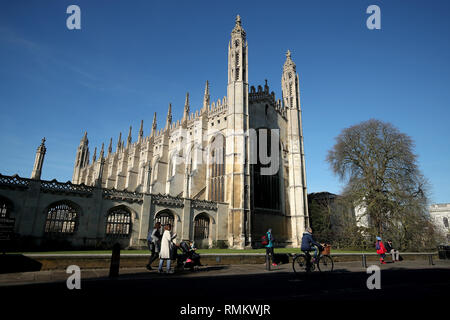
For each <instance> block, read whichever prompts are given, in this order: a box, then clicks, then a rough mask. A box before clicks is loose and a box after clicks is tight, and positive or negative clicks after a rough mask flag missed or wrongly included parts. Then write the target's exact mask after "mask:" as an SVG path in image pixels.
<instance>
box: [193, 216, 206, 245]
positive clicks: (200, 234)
mask: <svg viewBox="0 0 450 320" xmlns="http://www.w3.org/2000/svg"><path fill="white" fill-rule="evenodd" d="M208 238H209V217H208V216H207V215H206V214H204V213H201V214H199V215H198V216H196V217H195V220H194V240H203V239H208Z"/></svg>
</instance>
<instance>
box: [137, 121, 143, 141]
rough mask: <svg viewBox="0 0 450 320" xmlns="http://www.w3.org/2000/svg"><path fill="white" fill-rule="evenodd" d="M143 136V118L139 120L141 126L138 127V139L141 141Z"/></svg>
mask: <svg viewBox="0 0 450 320" xmlns="http://www.w3.org/2000/svg"><path fill="white" fill-rule="evenodd" d="M143 137H144V120H141V127H140V128H139V138H138V141H139V142H141V141H142V138H143Z"/></svg>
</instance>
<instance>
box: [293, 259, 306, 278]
mask: <svg viewBox="0 0 450 320" xmlns="http://www.w3.org/2000/svg"><path fill="white" fill-rule="evenodd" d="M292 269H294V273H295V274H300V273H304V272H306V256H305V255H304V254H297V255H296V256H295V257H294V259H293V260H292Z"/></svg>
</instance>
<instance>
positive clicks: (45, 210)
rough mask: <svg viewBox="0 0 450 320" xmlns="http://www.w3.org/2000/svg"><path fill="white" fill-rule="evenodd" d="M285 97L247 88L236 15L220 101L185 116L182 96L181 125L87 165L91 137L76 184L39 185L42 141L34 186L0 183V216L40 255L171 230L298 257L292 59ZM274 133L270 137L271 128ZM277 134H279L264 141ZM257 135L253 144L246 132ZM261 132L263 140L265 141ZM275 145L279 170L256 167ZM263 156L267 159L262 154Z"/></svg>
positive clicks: (297, 119)
mask: <svg viewBox="0 0 450 320" xmlns="http://www.w3.org/2000/svg"><path fill="white" fill-rule="evenodd" d="M281 88H282V99H281V100H280V99H278V100H276V99H275V93H274V92H269V87H268V85H267V81H266V83H265V85H264V86H261V85H259V86H258V87H257V89H255V87H253V86H251V87H249V84H248V47H247V39H246V32H245V30H244V29H243V27H242V24H241V19H240V17H239V16H237V17H236V22H235V26H234V28H233V30H232V32H231V39H230V41H229V43H228V85H227V96H226V97H224V98H223V99H218V100H217V102H212V103H211V102H210V93H209V84H208V81H206V88H205V92H204V99H203V106H202V107H201V108H199V110H197V111H195V112H193V113H192V112H191V109H190V104H189V94H187V95H186V102H185V105H184V114H183V117H182V119H181V120H178V121H176V122H173V121H172V106H171V105H170V104H169V109H168V113H167V119H166V123H165V127H164V128H161V129H159V130H158V129H157V127H156V113H155V115H154V118H153V125H152V130H151V134H150V136H144V134H143V121H142V122H141V128H140V130H139V134H138V137H137V139H135V141H133V139H132V129H131V127H130V131H129V133H128V137H127V140H126V142H125V141H123V140H122V136H121V134H120V135H119V139H118V142H117V147H116V148H115V150H114V151H113V148H112V139H111V140H110V142H109V147H108V149H107V150H106V149H105V148H104V145H102V147H101V151H100V153H99V155H98V157H97V150H96V149H95V150H94V152H93V156H92V158H91V157H90V155H89V154H90V150H89V141H88V138H87V133H85V134H84V136H83V138H82V139H81V142H80V145H79V146H78V150H77V154H76V159H75V166H74V171H73V178H72V182H67V183H61V182H58V181H56V180H52V181H45V180H41V179H40V176H41V170H42V166H43V160H44V156H45V152H46V146H45V140H43V141H42V144H41V145H40V146H39V147H38V150H37V153H36V160H35V165H34V168H33V172H32V176H31V179H26V178H21V177H19V176H17V175H14V176H4V175H0V216H1V218H3V219H9V220H8V221H12V220H14V222H13V223H14V232H15V233H16V234H17V235H19V237H21V238H27V239H31V240H30V241H33V242H34V243H36V244H37V245H43V244H45V243H48V242H49V241H64V242H65V243H67V244H70V245H71V246H73V247H77V248H81V247H86V248H87V247H89V248H93V247H95V248H100V247H108V246H110V245H111V244H113V243H115V242H119V243H121V245H122V247H124V248H141V247H144V246H146V239H147V233H148V231H149V229H150V228H152V226H153V225H154V223H155V222H156V221H161V222H162V223H163V224H164V223H171V224H172V225H173V230H174V232H176V233H177V241H181V240H187V239H190V240H194V241H195V242H196V245H197V246H198V247H230V248H244V247H249V246H252V247H257V246H258V245H259V242H260V238H261V236H262V235H263V234H264V233H265V232H266V231H267V229H268V228H272V229H273V234H274V236H275V237H276V239H277V242H278V243H279V244H281V245H284V246H294V247H298V246H299V245H300V241H301V236H302V233H303V231H304V229H305V228H306V227H307V224H308V216H307V214H308V210H307V203H308V201H307V193H306V177H305V158H304V148H303V133H302V120H301V108H300V90H299V77H298V74H297V73H296V66H295V63H294V62H293V61H292V59H291V53H290V52H289V51H288V52H287V54H286V61H285V63H284V66H283V70H282V76H281ZM267 129H269V130H267ZM271 129H277V130H278V131H277V132H278V134H277V136H276V139H275V136H272V135H271V134H270V133H271V132H273V131H274V130H271ZM251 131H253V132H256V133H257V134H255V135H254V136H256V137H257V140H256V142H255V140H254V139H251V137H252V135H251V134H248V132H251ZM262 131H264V132H265V135H261V134H260V133H261V132H262ZM262 136H264V137H265V138H266V140H267V142H268V145H269V147H268V149H269V150H274V148H273V146H274V145H275V144H276V145H278V146H276V145H275V150H276V148H277V147H278V150H276V151H279V152H277V154H278V155H279V158H278V159H275V160H277V161H276V164H277V168H276V170H275V171H276V172H275V173H273V174H270V175H267V174H263V173H262V172H263V170H264V169H265V168H266V167H267V166H268V165H267V162H263V161H261V160H260V158H259V157H257V159H256V161H249V160H250V158H251V157H253V156H254V155H255V154H259V153H258V151H259V147H260V144H259V143H257V142H258V139H260V138H261V137H262ZM269 153H270V152H269Z"/></svg>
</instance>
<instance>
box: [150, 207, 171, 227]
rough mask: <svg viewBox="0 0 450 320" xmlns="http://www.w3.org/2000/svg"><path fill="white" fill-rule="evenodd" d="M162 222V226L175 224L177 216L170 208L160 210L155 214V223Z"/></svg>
mask: <svg viewBox="0 0 450 320" xmlns="http://www.w3.org/2000/svg"><path fill="white" fill-rule="evenodd" d="M156 222H160V223H161V225H162V226H165V225H166V224H170V225H172V227H173V225H174V222H175V218H174V216H173V214H172V212H170V211H169V210H164V211H161V212H158V213H157V214H156V216H155V223H156Z"/></svg>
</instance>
